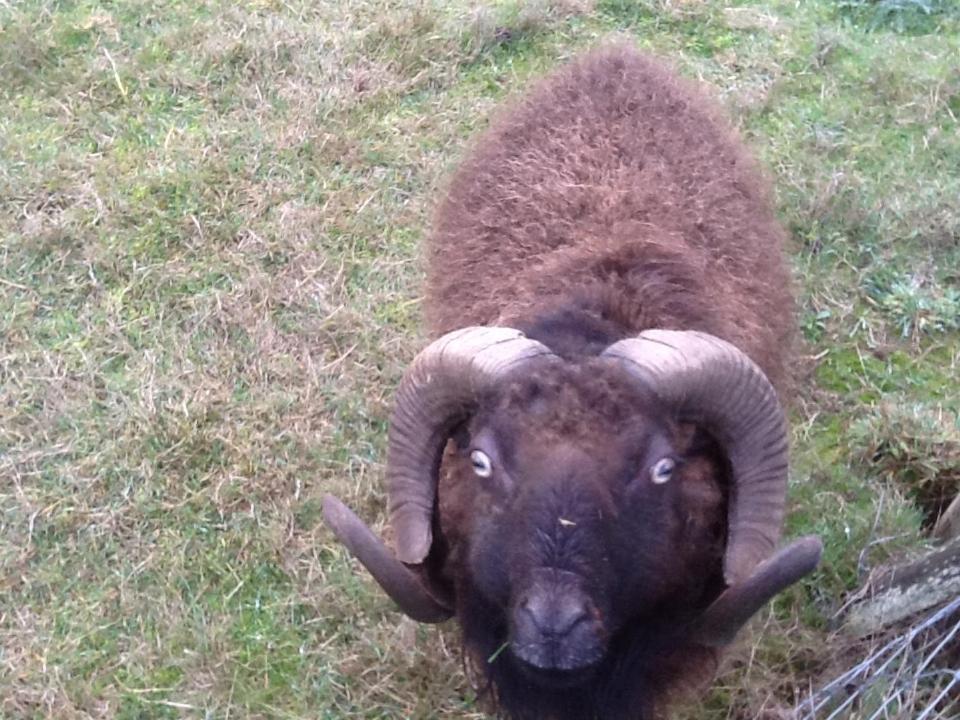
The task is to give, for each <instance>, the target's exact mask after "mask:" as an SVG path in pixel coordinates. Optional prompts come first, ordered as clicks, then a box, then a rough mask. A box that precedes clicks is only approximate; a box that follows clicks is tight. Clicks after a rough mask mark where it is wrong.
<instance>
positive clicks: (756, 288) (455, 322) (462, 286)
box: [425, 47, 793, 395]
mask: <svg viewBox="0 0 960 720" xmlns="http://www.w3.org/2000/svg"><path fill="white" fill-rule="evenodd" d="M783 240H784V233H783V230H782V229H781V227H780V226H779V225H778V223H777V221H776V220H775V218H774V215H773V210H772V203H771V198H770V193H769V190H768V188H767V186H766V184H765V183H764V182H763V179H762V178H761V176H760V173H759V171H758V170H757V168H756V166H755V164H754V163H753V161H752V160H751V158H750V157H749V155H748V153H747V152H746V150H745V149H744V147H743V145H742V143H741V141H740V140H739V138H738V137H737V135H736V134H735V132H734V131H733V130H732V129H731V127H730V125H729V123H728V122H727V121H726V120H725V119H724V118H723V116H722V114H721V113H720V112H719V111H718V109H717V106H716V104H715V103H714V102H713V101H712V100H710V99H708V98H707V97H706V96H705V95H704V93H703V92H701V91H700V89H699V88H697V87H696V86H695V85H694V84H693V83H691V82H689V81H686V80H683V79H680V78H678V77H677V76H676V75H675V74H674V72H673V71H671V70H670V69H669V68H667V67H665V66H664V65H663V64H662V62H660V61H659V60H655V59H653V58H650V57H646V56H643V55H640V54H638V53H637V52H636V51H634V50H632V49H630V48H628V47H612V48H606V49H602V50H600V51H597V52H594V53H592V54H590V55H587V56H585V57H584V58H582V59H580V60H579V61H577V62H574V63H572V64H570V65H568V66H567V67H565V68H563V69H561V70H560V71H559V72H557V73H555V74H553V75H551V76H550V77H548V78H547V79H546V80H544V81H542V82H541V83H539V84H538V85H537V86H535V87H534V89H533V90H532V91H529V92H527V93H526V94H524V95H523V96H522V97H520V98H518V99H517V100H515V101H514V103H513V104H512V105H510V106H509V107H508V108H507V109H506V110H505V111H503V112H502V113H501V114H500V115H499V117H497V118H496V119H495V121H494V122H493V123H492V125H491V127H490V128H489V129H488V130H487V131H486V132H485V133H483V134H482V135H481V136H480V137H479V139H478V140H477V141H476V143H475V145H474V146H473V148H472V150H471V151H470V152H469V153H468V155H467V157H466V159H465V160H464V161H463V162H462V163H461V165H460V167H459V169H458V170H457V172H456V174H455V175H454V177H453V179H452V181H451V183H450V186H449V189H448V192H447V194H446V197H445V199H444V200H443V202H442V203H441V205H440V207H439V209H438V211H437V215H436V220H435V224H434V229H433V232H432V233H431V235H430V237H429V241H428V244H427V261H428V282H427V292H426V301H425V312H426V317H427V323H428V329H429V331H430V333H431V334H432V335H433V336H437V335H440V334H443V333H445V332H447V331H449V330H452V329H455V328H458V327H463V326H466V325H485V324H503V325H514V326H522V325H523V324H524V323H528V322H531V321H532V320H533V319H534V318H536V317H537V316H539V315H541V314H543V313H544V312H549V311H550V309H551V308H555V307H557V306H562V305H563V304H564V303H569V302H580V303H581V305H582V304H584V303H586V304H588V305H589V306H590V307H591V308H593V309H594V311H595V312H596V314H598V315H599V316H602V317H603V318H604V319H612V320H613V321H614V322H616V323H617V324H618V325H619V326H621V327H622V328H623V331H624V334H635V333H637V332H640V331H642V330H644V329H647V328H652V327H660V328H668V329H698V330H704V331H707V332H710V333H712V334H715V335H717V336H719V337H722V338H725V339H726V340H729V341H730V342H732V343H734V344H735V345H737V346H738V347H740V348H741V349H742V350H744V351H745V352H746V353H747V354H749V355H750V356H751V357H752V358H753V360H754V361H755V362H756V363H757V364H758V365H759V366H760V367H761V368H762V369H763V370H764V372H765V373H766V374H767V376H768V377H769V378H770V380H771V381H772V382H773V384H774V385H775V387H777V389H778V391H780V393H781V395H783V393H784V391H785V390H786V387H785V381H786V372H785V368H784V365H785V358H786V356H787V354H788V352H789V347H790V339H791V335H792V309H793V307H792V301H791V295H790V280H789V275H788V272H787V269H786V267H785V264H784V261H783V257H782V245H783Z"/></svg>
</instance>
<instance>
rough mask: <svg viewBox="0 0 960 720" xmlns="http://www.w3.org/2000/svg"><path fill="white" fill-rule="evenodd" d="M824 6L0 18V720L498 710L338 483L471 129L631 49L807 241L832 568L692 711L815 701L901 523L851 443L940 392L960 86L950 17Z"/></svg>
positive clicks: (816, 457) (359, 464) (147, 7)
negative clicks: (853, 600) (761, 176)
mask: <svg viewBox="0 0 960 720" xmlns="http://www.w3.org/2000/svg"><path fill="white" fill-rule="evenodd" d="M804 5H805V6H804V7H803V8H799V7H792V6H791V8H787V7H785V6H775V5H769V6H764V7H762V8H759V9H757V11H756V13H755V14H753V13H744V11H737V12H733V13H731V12H730V11H729V10H725V8H724V7H722V4H721V3H714V2H697V3H659V2H642V3H621V2H617V1H616V0H605V1H604V2H600V1H599V0H598V1H596V2H586V1H580V0H556V1H554V0H544V1H542V2H524V3H505V4H503V3H501V4H491V5H488V6H483V7H481V8H479V9H474V8H472V7H467V6H466V5H462V4H457V3H452V2H442V1H441V0H437V1H435V2H434V1H431V2H426V3H411V2H405V1H403V0H392V1H391V2H388V3H386V4H384V3H372V2H369V0H349V2H339V3H319V4H316V3H292V4H291V3H264V2H250V3H241V4H236V5H230V6H229V7H226V6H221V5H216V4H204V3H201V4H193V5H189V4H188V5H183V4H174V3H167V2H161V0H148V2H145V3H140V4H138V5H136V6H134V5H130V4H125V3H117V4H113V5H109V6H102V7H101V6H99V5H95V4H89V3H77V4H68V5H64V4H59V3H52V2H48V1H46V0H29V1H28V2H23V3H16V4H9V3H7V4H0V77H3V82H2V83H0V715H2V716H4V717H10V718H28V717H29V718H38V717H57V718H100V717H120V718H133V717H137V718H144V717H195V716H196V717H199V716H205V717H223V718H227V717H230V718H237V717H317V716H320V717H323V718H339V717H368V718H387V717H394V718H401V717H402V718H408V717H417V718H428V717H431V718H432V717H476V718H479V717H482V714H481V713H480V711H479V710H478V709H477V704H476V702H475V699H474V697H473V693H472V691H471V690H470V689H469V687H468V684H467V683H466V681H465V678H464V676H463V673H462V671H461V667H460V662H459V658H458V656H457V652H456V649H455V648H456V641H455V637H454V635H453V631H452V630H450V629H446V630H440V631H438V630H435V629H423V628H416V627H414V626H413V624H412V623H410V622H408V621H405V620H403V619H401V617H400V616H399V615H398V614H397V613H396V612H395V611H394V610H393V609H392V608H391V606H390V605H389V604H388V603H387V601H385V600H384V599H382V598H381V597H380V595H379V593H378V592H377V590H376V588H375V586H374V585H373V583H372V581H370V580H369V579H368V578H367V577H366V576H365V575H364V574H363V573H362V572H360V571H359V569H358V568H357V566H356V565H355V564H354V563H353V562H352V561H351V560H350V559H349V558H348V557H347V556H346V554H345V553H344V551H342V550H341V549H340V548H339V547H337V546H336V545H335V544H334V542H333V540H332V538H331V537H330V535H329V534H328V533H327V532H326V531H325V530H324V529H323V527H322V525H321V523H320V521H319V499H320V497H321V496H322V494H323V493H324V492H327V491H330V492H335V493H337V494H338V495H340V496H341V497H344V498H345V499H346V500H347V501H348V502H349V503H350V504H351V505H353V506H354V507H356V508H358V509H359V511H360V512H361V514H362V515H363V516H364V517H365V518H367V519H370V520H371V521H373V522H374V524H376V525H378V526H380V525H382V522H383V515H382V513H383V495H382V490H381V487H380V478H381V475H382V466H381V462H382V450H383V440H384V429H385V422H386V418H387V410H388V407H389V403H390V395H391V392H392V390H393V388H394V387H395V385H396V381H397V379H398V378H399V376H400V373H401V372H402V369H403V367H404V365H405V363H406V362H407V361H408V360H409V358H410V357H412V355H413V353H414V352H415V351H416V349H417V347H418V346H419V344H420V337H419V333H418V318H419V307H418V294H419V289H418V288H419V281H420V268H419V260H418V251H417V246H418V240H419V238H420V236H421V234H422V232H423V228H424V227H425V225H426V223H427V220H428V217H429V213H430V210H431V207H432V204H433V201H434V198H435V195H436V193H437V192H438V191H439V188H441V187H442V179H443V178H444V177H445V175H446V173H447V171H448V169H449V167H450V165H451V164H452V163H453V162H455V160H456V158H457V156H458V155H459V153H460V151H461V148H462V145H463V143H464V142H465V139H466V138H467V137H468V136H469V134H470V133H471V132H473V131H474V130H475V129H477V128H479V127H481V126H482V125H483V124H484V122H485V119H486V118H487V116H488V115H489V112H490V111H491V110H492V108H493V107H494V105H495V104H496V103H497V102H498V101H500V100H501V99H502V98H503V96H504V95H506V94H508V93H509V92H511V91H514V90H517V89H519V88H520V87H522V86H523V84H524V82H525V81H526V80H527V78H529V77H530V76H531V75H534V74H536V73H538V72H540V71H543V70H546V69H547V68H549V67H552V66H554V65H555V64H556V63H558V62H560V61H562V60H563V59H564V58H566V57H569V56H570V55H571V54H572V53H574V52H576V51H577V50H578V49H579V48H582V47H585V46H589V45H592V44H595V43H596V42H597V41H598V39H599V38H602V37H606V36H609V35H610V34H611V33H618V34H619V36H620V37H624V36H628V37H631V38H633V39H634V40H635V41H636V42H637V43H638V44H640V45H641V46H644V47H649V48H653V49H655V50H657V51H658V52H661V53H663V54H667V55H670V56H672V57H673V58H674V59H675V60H676V62H677V64H678V66H679V67H680V68H681V69H682V70H683V71H684V72H686V73H687V74H689V75H692V76H699V77H701V78H703V79H705V80H706V81H708V82H710V83H712V84H713V85H714V86H715V87H716V88H717V91H718V93H719V94H720V95H721V96H722V97H724V98H725V99H726V100H727V102H728V104H729V105H730V106H731V108H732V109H733V110H734V111H735V113H736V116H737V117H738V120H739V122H740V124H741V125H742V127H743V130H744V134H745V135H746V136H747V137H748V138H750V139H751V141H752V142H754V144H755V145H756V147H757V149H758V152H759V153H760V154H761V155H762V156H763V157H765V159H766V160H767V162H768V164H769V165H770V166H771V168H772V170H773V173H774V175H775V179H776V183H777V188H778V191H779V193H780V197H781V209H782V213H783V216H784V217H785V219H786V221H787V222H788V223H789V224H790V226H791V228H792V230H793V232H794V234H795V236H796V237H797V239H798V254H797V268H798V276H799V280H800V287H801V292H802V297H801V301H802V307H803V313H804V314H803V317H802V322H803V326H804V330H805V334H806V336H807V340H808V342H809V343H810V352H809V356H810V357H811V358H818V359H816V360H810V364H811V370H810V373H811V374H810V377H809V386H808V387H807V388H805V390H804V392H802V393H801V399H802V400H803V403H802V405H801V406H800V407H801V410H800V412H798V417H797V422H796V427H797V443H796V445H797V453H796V462H795V467H796V472H795V480H796V482H795V485H794V487H795V488H796V490H795V494H794V507H795V508H796V511H795V513H794V515H793V516H792V518H791V524H790V531H791V532H794V533H798V532H801V531H803V532H810V531H814V532H820V533H822V534H823V535H824V536H825V538H826V540H827V564H826V566H825V568H824V570H823V571H822V573H821V574H820V575H818V577H817V578H816V579H814V580H812V581H811V582H809V583H807V584H806V585H804V586H803V587H801V588H797V589H795V590H794V591H792V592H791V593H790V594H788V595H787V596H785V597H784V598H783V599H782V600H780V601H778V603H777V604H776V606H775V608H774V610H773V611H771V612H769V613H765V614H764V616H763V618H762V619H761V620H760V621H759V623H758V628H757V632H756V634H755V635H752V636H750V637H748V638H747V639H746V640H745V641H744V644H743V649H742V651H741V652H739V653H737V654H735V656H734V658H733V659H732V660H731V662H730V665H729V669H728V671H727V672H726V673H725V674H724V675H723V676H722V677H721V678H720V681H719V683H718V686H717V689H716V690H715V691H714V692H713V693H712V694H711V695H710V696H709V697H708V699H707V700H706V701H705V703H704V704H702V705H700V706H697V707H696V708H695V709H694V710H691V713H692V714H693V715H694V716H697V717H711V718H722V717H731V718H732V717H742V718H748V717H749V718H755V717H767V716H769V717H779V715H777V713H782V712H786V710H787V709H788V708H790V707H791V706H792V703H793V702H795V701H796V700H797V699H798V698H800V697H802V696H805V695H804V693H806V692H807V691H808V690H809V688H811V687H813V686H815V685H816V684H817V683H818V682H819V681H820V679H821V674H822V672H823V671H824V668H825V666H824V660H823V657H822V648H823V646H824V643H826V642H829V638H830V636H829V635H828V634H826V633H825V632H824V624H825V622H826V618H829V617H830V616H831V614H832V612H833V611H834V610H835V609H836V608H837V607H838V606H839V605H840V603H841V602H842V593H843V592H844V591H846V590H850V589H852V588H854V587H855V586H856V584H857V581H858V576H857V571H858V559H859V557H860V553H861V550H862V549H863V548H865V547H870V548H871V549H872V550H871V558H872V559H876V560H877V561H880V560H882V559H883V558H884V557H885V556H886V555H888V554H895V553H896V552H898V551H899V549H900V548H902V547H904V546H907V547H909V546H911V545H912V544H913V545H915V544H916V543H917V542H918V537H919V529H920V521H919V515H918V513H917V512H916V510H915V509H913V508H912V507H911V506H910V503H909V502H908V501H907V500H905V499H904V497H906V495H899V494H896V493H893V492H889V493H887V494H886V495H884V494H883V488H885V487H886V485H885V483H886V482H887V480H885V479H884V478H882V477H879V476H878V475H877V474H875V473H874V472H873V471H872V470H871V469H870V468H865V467H863V466H862V464H861V462H860V459H859V458H860V456H858V455H857V454H856V452H855V451H854V450H855V449H852V448H850V447H848V444H849V443H851V442H853V441H852V440H851V435H850V434H849V433H848V432H847V428H848V426H849V424H850V420H851V418H853V417H856V416H857V415H858V414H860V412H861V409H862V408H863V407H864V406H871V405H873V404H876V402H877V400H878V398H879V397H880V396H881V395H882V394H883V393H886V392H890V390H891V388H893V387H896V388H897V389H898V390H901V391H903V392H904V393H906V396H907V398H908V399H909V400H910V401H924V402H929V401H930V400H931V396H934V397H937V396H942V395H944V388H945V387H948V385H949V383H950V382H952V380H951V378H952V377H955V375H951V374H950V373H952V372H953V369H955V368H956V358H957V355H958V350H957V336H956V332H955V330H951V329H950V327H949V323H947V322H946V321H944V322H942V323H940V324H939V325H937V324H936V323H934V324H930V325H928V326H927V327H926V328H925V329H924V330H923V332H919V333H912V334H911V335H910V336H909V337H908V338H906V340H903V339H901V333H900V327H901V324H902V322H903V321H904V318H913V317H917V314H916V313H917V312H920V311H922V312H927V313H928V315H929V313H931V312H933V313H934V314H936V313H939V315H940V316H941V317H942V318H947V319H949V318H948V315H949V312H950V311H951V308H952V305H951V304H950V302H949V298H950V297H951V296H949V295H948V294H947V292H946V290H948V289H950V288H956V282H957V278H956V274H955V268H956V266H957V265H956V262H955V259H956V232H957V227H958V222H960V221H958V217H960V213H958V210H957V204H956V198H957V197H958V196H960V194H958V185H957V179H956V175H955V173H952V172H948V171H949V170H950V169H951V168H955V167H956V166H957V165H958V163H960V148H958V145H957V140H956V132H955V131H956V124H955V123H956V114H957V113H958V112H960V107H958V106H957V97H958V95H957V87H960V86H958V85H957V78H956V77H955V75H956V73H955V67H953V65H952V64H951V63H953V58H955V55H956V52H957V50H958V34H957V29H956V26H955V25H949V24H946V25H944V26H943V27H942V28H940V29H939V30H938V31H937V34H936V35H935V36H926V39H925V38H924V37H923V36H921V37H917V36H911V35H903V34H892V33H889V32H887V34H886V35H883V36H882V37H880V36H877V35H875V34H871V33H868V32H866V31H865V30H864V28H863V27H860V26H857V25H856V24H846V25H844V24H842V23H840V22H839V21H838V19H837V16H836V15H834V14H832V13H833V12H834V7H833V5H831V4H830V3H827V2H818V3H808V4H804ZM931 37H935V38H936V42H931V41H930V40H931ZM920 266H922V267H923V268H925V269H924V277H925V278H926V284H925V285H919V286H917V287H918V288H919V289H918V290H916V291H912V290H910V288H913V287H914V285H912V284H911V282H910V280H911V278H910V277H901V276H900V275H897V273H900V271H901V270H904V269H913V268H915V267H920ZM889 268H893V269H894V270H895V271H896V272H895V273H894V276H892V277H890V276H888V275H883V273H882V272H881V271H882V270H885V269H889ZM901 275H902V273H901ZM904 288H906V290H904ZM931 288H936V289H937V292H933V291H932V290H930V289H931ZM928 291H929V292H928ZM911 292H912V293H913V294H911ZM924 302H927V303H930V302H933V303H935V304H934V306H932V307H933V308H934V309H933V310H932V311H931V310H925V309H924V306H923V305H922V304H923V303H924ZM911 303H912V304H911ZM937 303H939V304H937ZM917 308H919V310H918V309H917ZM931 317H932V316H931ZM881 345H882V347H880V346H881ZM881 351H882V352H881ZM824 353H826V354H824ZM951 368H952V369H951ZM878 497H887V498H888V499H889V498H892V499H889V500H888V501H885V502H879V503H878V500H877V498H878ZM838 507H840V508H842V509H843V512H842V514H841V513H838V511H837V508H838ZM888 536H896V537H898V538H900V539H898V540H896V541H893V542H886V543H883V544H881V545H871V543H872V542H873V541H875V540H876V539H878V538H884V537H888ZM874 555H876V556H877V557H875V558H874Z"/></svg>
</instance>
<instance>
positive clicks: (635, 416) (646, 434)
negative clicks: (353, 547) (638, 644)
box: [441, 360, 726, 685]
mask: <svg viewBox="0 0 960 720" xmlns="http://www.w3.org/2000/svg"><path fill="white" fill-rule="evenodd" d="M456 445H457V449H456V453H455V456H454V457H453V458H448V466H449V467H450V472H449V473H448V474H447V481H446V482H445V484H447V485H449V492H450V493H451V496H452V497H451V500H452V503H450V504H451V505H453V506H455V507H457V508H459V509H464V508H466V509H468V512H466V513H465V514H462V515H458V516H457V517H455V518H453V517H448V518H444V517H443V513H441V518H442V520H446V521H449V522H445V523H444V524H445V525H446V526H447V527H450V526H451V525H452V527H451V530H450V532H449V533H448V535H449V540H450V542H451V546H452V550H453V551H454V553H455V556H456V555H460V556H461V557H462V558H463V559H462V562H463V563H464V565H465V566H466V567H465V569H466V572H463V573H459V575H460V576H461V577H462V578H463V579H462V582H463V583H464V584H466V585H468V587H464V588H461V589H460V590H459V591H458V592H457V595H458V597H465V598H478V600H477V602H478V603H479V604H480V605H483V606H484V607H482V608H475V609H474V612H473V613H471V612H466V613H465V614H466V615H476V616H477V618H478V622H469V621H468V622H466V623H464V631H465V634H466V640H467V644H468V646H476V647H480V648H483V651H484V652H486V651H487V650H488V649H489V648H494V650H495V649H496V648H499V647H501V646H503V645H504V643H507V647H508V648H509V650H508V651H507V652H506V653H504V655H505V657H504V658H503V659H502V660H499V661H500V662H501V663H503V664H511V663H512V664H516V665H517V666H518V667H519V668H520V669H521V671H522V672H524V673H525V674H527V675H528V676H529V677H530V679H531V680H532V681H533V682H539V683H542V684H547V685H553V684H557V683H560V684H564V683H576V682H580V681H584V680H586V679H587V678H588V677H589V674H590V673H589V670H590V669H592V668H596V667H597V666H598V665H600V664H601V662H602V661H603V659H604V657H605V656H606V655H607V653H608V649H609V647H610V645H611V643H616V642H617V636H618V633H619V632H620V630H621V629H622V628H624V627H626V626H630V627H634V626H635V625H636V624H637V622H638V621H642V619H643V618H645V617H648V616H653V615H655V614H658V615H659V616H660V617H661V618H662V616H663V613H664V612H667V613H668V614H670V615H676V614H677V613H683V612H688V613H692V612H693V611H695V610H696V609H697V608H698V607H702V606H703V605H704V604H705V601H706V600H709V599H710V598H706V597H704V594H705V590H706V589H707V587H708V586H710V585H711V583H713V584H714V585H715V584H716V583H717V582H718V579H719V577H720V573H721V563H722V556H723V546H724V538H725V533H724V524H725V523H724V518H725V513H726V500H725V485H726V482H725V475H724V473H725V469H724V464H723V462H722V457H721V456H720V454H719V452H718V450H717V448H716V446H715V444H714V443H713V442H712V441H710V439H709V438H708V437H707V436H706V435H705V434H703V433H702V432H700V431H698V430H697V429H696V428H694V427H693V426H689V425H682V424H679V423H677V422H676V421H675V420H674V419H673V418H671V417H669V415H668V413H667V412H666V411H665V410H664V408H663V407H662V405H661V404H660V403H659V402H658V401H657V400H656V398H655V397H653V396H652V395H651V394H649V393H647V392H644V391H643V390H642V389H641V388H638V387H637V386H636V383H633V382H630V381H629V379H628V378H627V377H625V376H624V375H623V373H622V370H620V369H619V368H617V367H615V366H613V365H611V364H610V363H609V362H606V363H605V362H602V361H599V360H593V361H588V362H585V363H583V364H580V365H567V364H552V365H550V366H549V367H545V368H543V369H541V370H539V371H537V372H534V373H532V374H529V375H527V376H526V377H524V378H522V379H517V380H514V381H511V382H508V383H506V384H505V385H504V386H503V388H502V390H501V391H500V392H497V393H496V394H495V395H494V396H493V397H490V398H488V399H487V402H485V403H484V408H483V409H481V411H480V412H478V413H477V414H476V415H475V417H474V419H473V420H472V421H471V422H470V423H469V426H468V428H466V430H465V431H464V432H461V433H458V434H457V436H456ZM443 493H444V489H443V488H441V509H443V508H444V507H445V506H447V505H448V503H446V502H444V500H443ZM463 530H466V533H464V532H463ZM479 618H482V621H481V620H479Z"/></svg>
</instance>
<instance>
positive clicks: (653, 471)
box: [650, 457, 677, 485]
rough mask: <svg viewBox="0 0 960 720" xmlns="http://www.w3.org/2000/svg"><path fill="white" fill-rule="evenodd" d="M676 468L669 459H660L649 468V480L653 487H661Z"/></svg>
mask: <svg viewBox="0 0 960 720" xmlns="http://www.w3.org/2000/svg"><path fill="white" fill-rule="evenodd" d="M676 466H677V464H676V463H675V462H674V461H673V460H671V459H670V458H668V457H665V458H660V459H659V460H657V462H656V464H654V466H653V467H652V468H650V480H652V481H653V483H654V484H655V485H663V483H665V482H667V481H668V480H669V479H670V478H671V477H673V469H674V468H675V467H676Z"/></svg>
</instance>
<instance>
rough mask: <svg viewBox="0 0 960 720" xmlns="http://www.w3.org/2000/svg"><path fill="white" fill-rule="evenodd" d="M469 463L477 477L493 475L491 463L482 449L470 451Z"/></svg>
mask: <svg viewBox="0 0 960 720" xmlns="http://www.w3.org/2000/svg"><path fill="white" fill-rule="evenodd" d="M470 464H471V465H473V472H474V473H476V475H477V476H478V477H482V478H488V477H490V476H491V475H493V463H492V462H490V458H489V457H488V456H487V454H486V453H485V452H483V451H482V450H474V451H473V452H472V453H470Z"/></svg>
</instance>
